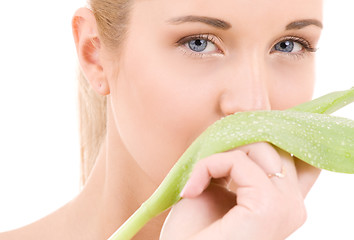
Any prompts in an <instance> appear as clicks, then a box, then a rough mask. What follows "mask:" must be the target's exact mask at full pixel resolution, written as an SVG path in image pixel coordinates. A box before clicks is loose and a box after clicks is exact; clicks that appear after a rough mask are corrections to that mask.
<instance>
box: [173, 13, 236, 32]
mask: <svg viewBox="0 0 354 240" xmlns="http://www.w3.org/2000/svg"><path fill="white" fill-rule="evenodd" d="M167 22H169V23H172V24H181V23H186V22H201V23H205V24H208V25H210V26H212V27H215V28H220V29H223V30H227V29H230V28H231V27H232V26H231V24H230V23H228V22H226V21H223V20H220V19H218V18H212V17H204V16H193V15H188V16H182V17H176V18H172V19H170V20H168V21H167Z"/></svg>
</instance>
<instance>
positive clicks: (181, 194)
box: [179, 181, 189, 198]
mask: <svg viewBox="0 0 354 240" xmlns="http://www.w3.org/2000/svg"><path fill="white" fill-rule="evenodd" d="M188 183H189V181H188V182H187V183H186V185H184V187H183V189H182V191H181V193H180V194H179V196H180V197H181V198H183V197H184V195H185V193H186V190H187V188H188Z"/></svg>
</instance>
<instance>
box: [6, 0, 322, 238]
mask: <svg viewBox="0 0 354 240" xmlns="http://www.w3.org/2000/svg"><path fill="white" fill-rule="evenodd" d="M90 6H91V9H92V10H89V9H87V8H82V9H79V10H78V11H77V12H76V14H75V16H74V19H73V32H74V38H75V43H76V46H77V53H78V57H79V60H80V65H81V69H82V71H83V74H84V75H85V77H86V79H87V82H88V83H89V85H90V87H91V88H92V89H93V91H94V92H96V93H97V94H98V95H100V96H102V97H99V98H98V99H99V100H96V101H95V102H94V103H92V102H88V101H91V100H92V97H91V98H89V99H87V98H85V97H86V95H85V91H84V92H83V95H82V100H83V102H82V103H83V104H84V103H86V104H87V105H88V106H89V110H90V111H91V110H92V108H93V110H92V112H93V114H92V116H94V117H95V118H93V119H92V118H90V119H85V118H83V119H82V124H83V125H82V127H83V128H84V129H83V131H84V133H85V134H87V135H83V141H82V143H83V157H84V159H85V161H88V163H87V164H86V163H85V166H87V168H85V171H86V172H85V174H86V175H87V176H88V175H89V178H87V179H86V177H84V180H85V186H84V189H83V191H82V192H81V193H80V195H78V196H77V197H76V198H75V199H73V200H72V201H71V202H69V203H68V204H67V205H65V206H64V207H62V208H61V209H59V210H58V211H56V212H54V213H53V214H51V215H49V216H47V217H46V218H43V219H41V220H39V221H38V222H35V223H33V224H31V225H28V226H26V227H24V228H21V229H18V230H16V231H12V232H8V233H3V234H0V239H18V238H20V237H23V236H25V238H26V239H106V238H108V237H109V236H110V235H111V234H112V233H113V232H114V231H115V230H116V229H117V227H118V226H120V225H121V224H122V223H123V222H124V221H125V220H126V219H127V218H128V217H129V216H130V215H131V214H132V213H133V212H134V210H135V209H136V208H137V207H138V206H140V204H141V203H142V202H143V201H144V200H146V199H147V197H148V196H150V195H151V193H152V192H153V191H154V190H155V189H156V187H157V186H158V185H159V183H160V182H161V181H162V179H163V178H164V176H165V175H166V174H167V172H168V171H169V169H170V168H171V167H172V166H173V164H174V163H175V162H176V160H177V159H178V158H179V156H180V155H181V154H182V153H183V152H184V151H185V149H186V148H187V147H188V146H189V145H190V144H191V143H192V141H193V140H194V139H195V138H196V137H197V136H198V135H199V134H200V133H201V132H203V131H204V130H205V129H206V128H207V127H208V126H209V125H210V124H212V123H213V122H215V121H216V120H218V119H220V118H222V117H224V116H227V115H229V114H233V113H235V112H239V111H253V110H270V109H286V108H290V107H292V106H294V105H297V104H299V103H302V102H305V101H308V100H310V99H311V96H312V92H313V85H314V78H315V77H314V52H315V51H316V44H317V42H318V40H319V37H320V33H321V28H322V24H321V21H322V1H320V0H312V1H310V2H309V1H305V0H295V1H280V0H273V1H262V0H257V1H252V3H251V2H249V1H242V0H220V1H217V2H216V1H197V0H181V1H170V0H150V1H141V0H140V1H139V0H137V1H128V0H126V1H122V0H121V1H117V0H105V1H102V0H92V1H91V3H90ZM84 83H85V82H83V84H84ZM89 93H90V92H89ZM94 106H97V108H94ZM81 109H82V116H86V114H87V115H88V116H90V115H89V114H90V112H88V110H87V109H86V110H85V108H84V107H83V108H81ZM95 109H96V110H97V111H96V110H95ZM101 118H103V120H102V119H101ZM105 118H106V120H104V119H105ZM89 121H93V123H90V122H89ZM88 122H89V123H90V124H93V126H94V127H95V130H94V131H92V132H90V131H89V130H87V129H88V128H89V127H90V125H88V126H85V123H88ZM102 123H103V124H102ZM105 123H106V124H105ZM86 127H87V129H86ZM97 141H98V142H97ZM94 147H96V149H97V150H96V149H95V148H94ZM96 153H97V154H96ZM92 159H94V161H95V166H94V168H93V169H92V172H91V167H90V163H89V162H90V160H92ZM283 170H284V171H283ZM318 174H319V170H318V169H315V168H313V167H310V166H308V165H306V164H305V163H303V162H301V161H298V160H296V159H293V158H292V157H291V156H290V155H289V154H287V153H285V152H283V151H281V150H279V149H276V148H273V147H272V146H271V145H269V144H267V143H257V144H251V145H248V146H244V147H241V148H238V149H235V150H233V151H230V152H227V153H222V154H217V155H214V156H211V157H209V158H207V159H204V160H202V161H201V162H200V163H199V164H198V165H197V167H196V168H195V171H194V172H193V175H192V181H190V182H189V184H188V185H187V188H185V191H184V192H183V197H184V199H183V200H182V201H180V203H179V204H177V205H176V206H175V207H174V208H173V211H171V214H170V216H169V218H168V219H167V220H166V221H165V219H166V216H167V214H168V213H167V212H166V213H164V214H162V215H161V216H159V217H157V218H155V219H154V220H153V221H151V222H150V223H149V224H148V225H147V226H146V227H145V228H144V229H143V230H142V231H141V232H140V233H139V234H138V235H137V236H136V237H135V238H134V239H158V238H159V236H160V232H161V228H162V226H163V224H164V228H163V231H162V234H161V239H272V240H274V239H285V238H286V237H287V236H289V235H290V234H291V233H292V232H293V231H295V230H296V229H297V228H299V227H300V226H301V225H302V224H303V222H304V221H305V218H306V213H305V208H304V204H303V201H304V197H305V196H306V194H307V193H308V191H309V190H310V188H311V186H312V184H313V183H314V181H315V180H316V178H317V176H318ZM86 175H85V176H86ZM210 178H212V181H211V184H209V179H210ZM231 180H232V181H231ZM230 181H231V185H230V186H229V188H230V189H232V190H233V191H228V189H227V187H228V186H227V185H228V184H229V182H230ZM203 190H205V191H203ZM236 196H237V203H236ZM195 209H198V210H195ZM191 211H193V212H192V213H191ZM58 229H59V230H58Z"/></svg>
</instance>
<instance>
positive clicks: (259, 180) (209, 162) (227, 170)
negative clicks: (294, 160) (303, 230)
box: [181, 151, 271, 198]
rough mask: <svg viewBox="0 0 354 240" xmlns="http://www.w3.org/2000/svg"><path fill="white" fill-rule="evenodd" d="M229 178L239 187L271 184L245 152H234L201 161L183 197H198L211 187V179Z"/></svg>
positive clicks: (184, 190) (182, 194)
mask: <svg viewBox="0 0 354 240" xmlns="http://www.w3.org/2000/svg"><path fill="white" fill-rule="evenodd" d="M228 176H230V177H231V178H232V180H233V181H234V182H235V183H236V184H237V185H238V186H239V187H247V186H261V185H263V186H264V185H267V184H268V185H270V184H271V182H270V181H269V179H268V177H267V175H266V174H265V172H264V171H263V170H262V169H261V168H260V167H259V166H258V165H257V164H256V163H255V162H253V161H252V160H251V159H250V158H249V157H248V156H247V155H246V154H245V153H244V152H242V151H232V152H225V153H219V154H215V155H212V156H210V157H207V158H205V159H202V160H200V161H199V162H198V163H197V164H196V165H195V167H194V169H193V171H192V173H191V176H190V178H189V180H188V182H187V183H186V185H185V187H184V189H183V191H182V193H181V196H182V197H190V198H192V197H196V196H198V195H199V194H201V193H202V192H203V191H204V189H205V188H206V187H207V186H208V185H209V182H210V179H211V178H224V177H228Z"/></svg>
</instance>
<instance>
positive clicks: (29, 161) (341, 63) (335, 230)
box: [0, 0, 354, 240]
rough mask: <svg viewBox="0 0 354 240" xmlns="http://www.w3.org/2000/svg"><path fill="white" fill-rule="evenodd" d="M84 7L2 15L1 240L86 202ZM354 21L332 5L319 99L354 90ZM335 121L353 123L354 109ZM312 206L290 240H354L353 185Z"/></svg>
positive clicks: (346, 4) (332, 183)
mask: <svg viewBox="0 0 354 240" xmlns="http://www.w3.org/2000/svg"><path fill="white" fill-rule="evenodd" d="M84 5H85V1H84V0H61V1H59V2H57V4H53V2H52V1H48V0H32V1H25V0H18V1H4V2H3V3H2V4H1V6H0V34H1V35H0V46H1V51H0V232H1V231H6V230H10V229H13V228H17V227H20V226H23V225H25V224H28V223H30V222H33V221H35V220H37V219H39V218H41V217H43V216H45V215H47V214H49V213H51V212H52V211H54V210H56V209H57V208H59V207H60V206H62V205H64V204H65V203H66V202H68V201H70V199H72V198H73V197H75V196H76V195H77V194H78V193H79V140H78V139H79V138H78V120H77V105H76V102H77V99H76V95H77V92H76V91H77V84H76V70H77V58H76V53H75V48H74V43H73V39H72V34H71V17H72V15H73V13H74V12H75V10H76V9H77V8H78V7H80V6H84ZM289 7H291V6H289ZM353 12H354V2H353V1H350V0H335V1H334V0H332V1H327V2H326V5H325V21H324V25H325V28H324V32H323V36H322V40H321V42H320V45H319V47H320V50H319V51H318V53H317V54H318V81H317V85H316V90H315V97H317V96H320V95H323V94H325V93H328V92H330V91H335V90H344V89H348V88H350V87H351V86H354V44H353V39H354V28H353V25H354V14H353ZM336 115H339V116H344V117H348V118H351V119H354V104H352V105H350V106H348V107H346V108H345V109H344V110H341V111H339V112H338V113H337V114H336ZM306 205H307V208H308V221H307V222H306V224H305V225H304V226H303V227H302V228H301V229H300V230H298V231H297V232H296V233H295V234H294V235H293V236H292V237H290V238H289V239H292V240H300V239H301V240H307V239H341V240H342V239H354V229H353V224H354V175H346V174H338V173H329V172H325V171H324V172H323V173H322V174H321V176H320V178H319V180H318V181H317V183H316V184H315V186H314V188H313V189H312V191H311V192H310V194H309V196H308V198H307V199H306Z"/></svg>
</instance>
